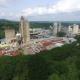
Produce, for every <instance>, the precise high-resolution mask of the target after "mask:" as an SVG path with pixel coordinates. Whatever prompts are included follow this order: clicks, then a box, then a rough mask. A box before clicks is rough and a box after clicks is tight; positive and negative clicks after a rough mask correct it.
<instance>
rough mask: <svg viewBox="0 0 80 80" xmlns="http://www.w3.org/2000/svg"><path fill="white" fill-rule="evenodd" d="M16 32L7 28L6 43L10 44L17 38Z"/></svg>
mask: <svg viewBox="0 0 80 80" xmlns="http://www.w3.org/2000/svg"><path fill="white" fill-rule="evenodd" d="M15 36H16V35H15V30H14V29H12V28H5V39H6V43H10V42H11V40H12V39H14V38H15Z"/></svg>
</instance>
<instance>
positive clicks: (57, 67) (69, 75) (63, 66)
mask: <svg viewBox="0 0 80 80" xmlns="http://www.w3.org/2000/svg"><path fill="white" fill-rule="evenodd" d="M76 38H77V39H78V41H77V42H78V43H80V36H78V37H76ZM0 80H80V45H79V44H77V43H76V42H74V43H72V44H66V45H64V46H62V47H59V48H55V49H52V50H50V51H43V52H40V53H37V54H36V55H27V56H25V55H20V56H16V57H8V56H4V57H0Z"/></svg>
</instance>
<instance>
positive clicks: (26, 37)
mask: <svg viewBox="0 0 80 80" xmlns="http://www.w3.org/2000/svg"><path fill="white" fill-rule="evenodd" d="M19 31H20V33H21V36H22V39H23V43H24V44H26V45H27V44H28V43H29V41H30V32H29V22H28V21H26V20H25V19H24V17H23V16H21V21H20V29H19Z"/></svg>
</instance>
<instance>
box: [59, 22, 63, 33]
mask: <svg viewBox="0 0 80 80" xmlns="http://www.w3.org/2000/svg"><path fill="white" fill-rule="evenodd" d="M61 28H62V25H61V23H60V22H59V26H58V32H60V31H61Z"/></svg>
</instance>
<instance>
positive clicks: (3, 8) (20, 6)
mask: <svg viewBox="0 0 80 80" xmlns="http://www.w3.org/2000/svg"><path fill="white" fill-rule="evenodd" d="M21 16H24V17H26V18H27V19H28V20H32V21H80V0H0V19H9V20H19V19H20V17H21Z"/></svg>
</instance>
